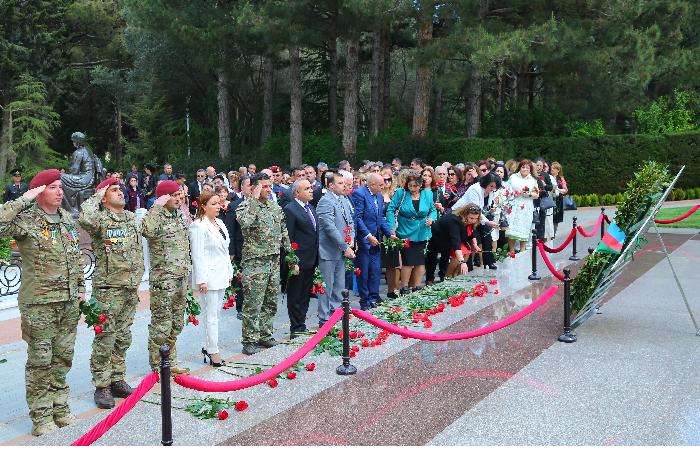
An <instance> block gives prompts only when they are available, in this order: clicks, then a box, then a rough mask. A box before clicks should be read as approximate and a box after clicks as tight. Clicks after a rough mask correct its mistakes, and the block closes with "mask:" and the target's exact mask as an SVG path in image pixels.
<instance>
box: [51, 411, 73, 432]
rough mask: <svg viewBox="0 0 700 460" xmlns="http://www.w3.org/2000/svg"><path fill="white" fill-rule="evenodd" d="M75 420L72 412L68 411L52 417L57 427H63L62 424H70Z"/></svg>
mask: <svg viewBox="0 0 700 460" xmlns="http://www.w3.org/2000/svg"><path fill="white" fill-rule="evenodd" d="M75 420H76V418H75V416H74V415H73V414H71V413H70V412H68V413H66V414H63V415H60V416H57V415H54V417H53V421H54V423H55V424H56V426H58V427H59V428H63V427H64V426H68V425H72V424H73V423H75Z"/></svg>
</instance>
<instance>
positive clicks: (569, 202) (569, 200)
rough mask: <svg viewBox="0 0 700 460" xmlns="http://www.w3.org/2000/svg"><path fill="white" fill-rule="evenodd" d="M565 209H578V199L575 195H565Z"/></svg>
mask: <svg viewBox="0 0 700 460" xmlns="http://www.w3.org/2000/svg"><path fill="white" fill-rule="evenodd" d="M562 202H563V204H564V211H575V210H576V200H574V197H572V196H569V195H564V199H563V201H562Z"/></svg>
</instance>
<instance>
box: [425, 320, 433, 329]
mask: <svg viewBox="0 0 700 460" xmlns="http://www.w3.org/2000/svg"><path fill="white" fill-rule="evenodd" d="M423 327H424V328H426V329H430V328H431V327H433V322H432V321H425V322H424V323H423Z"/></svg>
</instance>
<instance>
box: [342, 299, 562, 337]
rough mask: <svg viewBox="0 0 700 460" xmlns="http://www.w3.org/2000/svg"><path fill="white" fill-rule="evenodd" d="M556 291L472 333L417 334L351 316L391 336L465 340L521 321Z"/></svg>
mask: <svg viewBox="0 0 700 460" xmlns="http://www.w3.org/2000/svg"><path fill="white" fill-rule="evenodd" d="M557 290H559V287H558V286H551V287H550V288H549V289H547V290H546V291H545V292H544V294H542V295H541V296H540V297H539V298H538V299H537V300H535V301H534V302H532V303H531V304H530V305H528V306H527V307H525V308H523V309H522V310H520V311H519V312H517V313H514V314H513V315H511V316H509V317H507V318H504V319H502V320H500V321H498V322H497V323H493V324H492V325H490V326H486V327H482V328H480V329H476V330H473V331H469V332H460V333H456V334H429V333H427V332H418V331H414V330H411V329H403V328H400V327H398V326H394V325H393V324H389V323H387V322H386V321H383V320H381V319H379V318H376V317H374V316H372V314H371V313H369V312H366V311H363V310H353V311H352V314H353V315H355V316H356V317H358V318H360V319H361V320H363V321H366V322H368V323H370V324H371V325H373V326H377V327H378V328H381V329H384V330H386V331H388V332H391V333H393V334H398V335H400V336H402V337H408V338H412V339H420V340H431V341H446V340H466V339H472V338H475V337H481V336H482V335H486V334H490V333H492V332H495V331H497V330H499V329H503V328H504V327H507V326H510V325H511V324H513V323H516V322H518V321H520V320H521V319H523V318H524V317H526V316H527V315H529V314H530V313H532V312H533V311H535V310H536V309H538V308H539V307H541V306H542V305H543V304H544V303H545V302H547V301H548V300H549V299H551V298H552V296H553V295H554V294H556V292H557Z"/></svg>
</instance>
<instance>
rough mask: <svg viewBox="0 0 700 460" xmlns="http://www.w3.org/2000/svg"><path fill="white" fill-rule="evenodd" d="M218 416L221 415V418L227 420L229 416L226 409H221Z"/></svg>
mask: <svg viewBox="0 0 700 460" xmlns="http://www.w3.org/2000/svg"><path fill="white" fill-rule="evenodd" d="M216 416H217V417H219V420H226V419H227V418H228V412H227V411H226V409H223V410H220V411H219V412H218V413H217V414H216Z"/></svg>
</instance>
